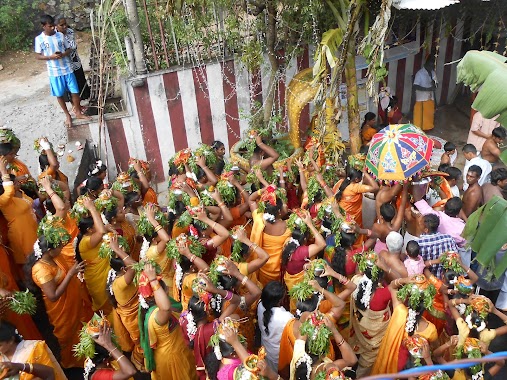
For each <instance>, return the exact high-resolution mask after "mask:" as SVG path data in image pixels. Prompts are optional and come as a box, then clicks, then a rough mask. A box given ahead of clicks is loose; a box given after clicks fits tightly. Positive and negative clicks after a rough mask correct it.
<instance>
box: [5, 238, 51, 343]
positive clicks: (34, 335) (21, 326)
mask: <svg viewBox="0 0 507 380" xmlns="http://www.w3.org/2000/svg"><path fill="white" fill-rule="evenodd" d="M0 268H1V269H0V288H1V289H5V290H8V291H10V292H16V291H18V290H19V288H18V285H17V284H16V280H15V279H14V276H13V275H12V272H11V270H10V261H9V257H8V255H7V251H6V250H5V248H4V247H2V246H1V245H0ZM0 317H1V319H3V320H6V321H7V322H9V323H11V324H13V325H14V326H16V328H17V329H18V331H19V333H20V334H21V335H22V336H23V337H24V338H26V339H42V335H41V334H40V332H39V330H38V329H37V326H35V323H33V320H32V318H31V317H30V316H29V315H28V314H21V315H20V314H16V313H14V312H13V311H11V310H9V309H7V310H6V311H5V314H3V315H1V316H0Z"/></svg>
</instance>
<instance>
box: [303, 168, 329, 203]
mask: <svg viewBox="0 0 507 380" xmlns="http://www.w3.org/2000/svg"><path fill="white" fill-rule="evenodd" d="M306 192H307V194H308V204H310V205H311V204H313V203H315V200H316V198H317V197H318V198H320V199H323V198H324V197H325V196H326V194H325V192H324V189H323V188H322V186H321V185H320V183H319V181H318V180H317V177H316V176H315V175H313V176H311V177H310V178H309V179H308V185H307V190H306Z"/></svg>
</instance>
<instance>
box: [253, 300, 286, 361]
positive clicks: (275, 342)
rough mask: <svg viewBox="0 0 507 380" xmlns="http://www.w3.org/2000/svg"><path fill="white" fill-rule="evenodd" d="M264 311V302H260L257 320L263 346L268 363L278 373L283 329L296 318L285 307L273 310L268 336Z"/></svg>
mask: <svg viewBox="0 0 507 380" xmlns="http://www.w3.org/2000/svg"><path fill="white" fill-rule="evenodd" d="M264 310H266V309H265V308H264V306H263V305H262V302H259V305H258V306H257V320H258V321H259V329H260V330H261V344H262V345H263V346H264V348H265V349H266V361H267V362H268V364H269V366H270V367H271V368H272V369H273V370H275V371H277V370H278V357H279V354H280V340H281V339H282V333H283V329H284V327H285V325H286V324H287V322H289V321H290V320H291V319H293V318H294V316H293V315H292V314H291V313H290V312H288V311H287V310H285V308H284V307H283V306H280V307H274V308H272V310H273V313H272V314H271V318H270V320H269V323H268V327H269V335H268V334H266V329H265V327H264Z"/></svg>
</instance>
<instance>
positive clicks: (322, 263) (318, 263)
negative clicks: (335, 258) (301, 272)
mask: <svg viewBox="0 0 507 380" xmlns="http://www.w3.org/2000/svg"><path fill="white" fill-rule="evenodd" d="M326 265H327V262H326V260H324V259H314V260H311V261H310V265H309V267H308V269H307V270H306V272H305V277H304V279H305V281H311V280H314V279H315V276H316V274H315V272H316V271H321V272H324V270H325V268H326ZM328 279H329V278H328Z"/></svg>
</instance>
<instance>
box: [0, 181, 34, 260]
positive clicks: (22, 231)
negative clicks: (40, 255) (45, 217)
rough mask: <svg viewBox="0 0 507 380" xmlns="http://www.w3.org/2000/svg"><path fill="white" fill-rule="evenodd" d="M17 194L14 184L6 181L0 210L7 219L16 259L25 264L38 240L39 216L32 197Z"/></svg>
mask: <svg viewBox="0 0 507 380" xmlns="http://www.w3.org/2000/svg"><path fill="white" fill-rule="evenodd" d="M15 194H16V190H15V189H14V184H12V185H8V184H7V183H6V184H5V185H4V193H3V194H2V195H0V210H1V211H2V213H3V215H4V216H5V219H7V223H8V229H9V230H8V233H7V237H8V239H9V244H10V248H11V249H12V251H13V255H14V261H15V262H16V264H24V263H25V262H26V257H27V256H29V255H30V254H31V253H32V252H33V244H34V243H35V240H37V218H36V217H35V214H34V212H33V209H32V203H33V200H32V198H30V197H28V196H26V195H25V194H24V193H22V197H21V198H17V197H16V196H15Z"/></svg>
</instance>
